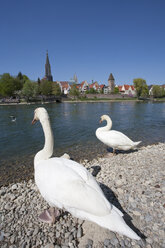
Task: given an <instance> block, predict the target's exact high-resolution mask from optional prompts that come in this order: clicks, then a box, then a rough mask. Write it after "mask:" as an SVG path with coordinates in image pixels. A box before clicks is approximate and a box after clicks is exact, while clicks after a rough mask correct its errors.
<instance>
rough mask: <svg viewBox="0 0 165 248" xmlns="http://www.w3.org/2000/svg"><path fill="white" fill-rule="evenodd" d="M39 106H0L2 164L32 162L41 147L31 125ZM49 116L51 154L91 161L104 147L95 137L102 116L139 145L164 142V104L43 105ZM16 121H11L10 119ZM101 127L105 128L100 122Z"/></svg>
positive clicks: (38, 127)
mask: <svg viewBox="0 0 165 248" xmlns="http://www.w3.org/2000/svg"><path fill="white" fill-rule="evenodd" d="M38 106H39V105H15V106H0V158H1V160H3V161H6V160H11V159H17V160H19V159H20V160H25V159H28V158H29V159H32V158H33V156H34V154H35V153H37V151H39V150H40V149H41V148H42V147H43V144H44V135H43V131H42V128H41V125H40V123H39V122H38V123H36V124H35V125H34V126H33V125H31V121H32V119H33V112H34V109H35V108H36V107H38ZM43 106H44V107H45V108H46V109H47V111H48V113H49V115H50V119H51V124H52V129H53V133H54V141H55V142H54V144H55V147H54V154H56V155H58V156H59V155H62V154H63V153H64V152H67V153H69V154H71V156H72V157H74V158H75V159H77V160H79V159H80V158H88V159H90V158H93V157H97V155H98V154H101V153H104V152H105V151H106V147H105V146H104V145H102V143H101V142H100V141H98V140H97V138H96V137H95V130H96V129H97V128H98V127H99V126H100V124H99V119H100V116H101V115H103V114H108V115H110V116H111V118H112V121H113V126H112V129H114V130H118V131H121V132H123V133H125V134H126V135H128V136H129V137H130V138H131V139H133V140H134V141H139V140H142V145H146V144H152V143H156V142H164V141H165V103H137V102H111V103H59V104H57V103H52V104H46V105H42V107H43ZM11 115H14V116H15V117H16V121H15V122H12V121H11V118H10V116H11ZM102 125H105V123H103V124H102Z"/></svg>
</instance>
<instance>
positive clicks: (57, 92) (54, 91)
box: [52, 83, 61, 96]
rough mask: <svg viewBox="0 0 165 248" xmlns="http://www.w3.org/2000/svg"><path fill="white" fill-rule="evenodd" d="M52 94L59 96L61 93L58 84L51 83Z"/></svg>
mask: <svg viewBox="0 0 165 248" xmlns="http://www.w3.org/2000/svg"><path fill="white" fill-rule="evenodd" d="M52 94H53V95H55V96H60V95H61V88H60V86H59V84H57V83H53V85H52Z"/></svg>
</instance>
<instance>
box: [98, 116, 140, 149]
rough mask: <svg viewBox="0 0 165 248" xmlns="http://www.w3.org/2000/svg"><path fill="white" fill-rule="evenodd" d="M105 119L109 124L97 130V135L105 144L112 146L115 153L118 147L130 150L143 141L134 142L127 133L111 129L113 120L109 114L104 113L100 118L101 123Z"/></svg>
mask: <svg viewBox="0 0 165 248" xmlns="http://www.w3.org/2000/svg"><path fill="white" fill-rule="evenodd" d="M104 120H106V121H107V125H106V126H105V127H100V128H98V129H97V130H96V137H97V138H98V139H99V140H100V141H101V142H103V143H104V144H105V145H107V146H109V147H112V148H113V154H115V150H116V149H118V150H123V151H128V150H130V149H133V148H136V146H137V145H138V144H140V143H141V141H138V142H133V141H132V140H131V139H129V138H128V137H127V136H126V135H125V134H123V133H121V132H118V131H115V130H111V128H112V121H111V118H110V117H109V116H108V115H102V116H101V118H100V123H101V122H102V121H104Z"/></svg>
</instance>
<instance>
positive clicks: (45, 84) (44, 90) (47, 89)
mask: <svg viewBox="0 0 165 248" xmlns="http://www.w3.org/2000/svg"><path fill="white" fill-rule="evenodd" d="M40 91H41V94H42V95H45V96H48V95H51V94H52V82H50V81H46V80H43V81H42V82H41V85H40Z"/></svg>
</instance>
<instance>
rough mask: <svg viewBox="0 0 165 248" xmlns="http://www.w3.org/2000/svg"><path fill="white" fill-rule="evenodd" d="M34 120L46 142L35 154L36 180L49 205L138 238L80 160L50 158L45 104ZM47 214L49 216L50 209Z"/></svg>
mask: <svg viewBox="0 0 165 248" xmlns="http://www.w3.org/2000/svg"><path fill="white" fill-rule="evenodd" d="M36 120H40V122H41V125H42V127H43V131H44V134H45V145H44V148H43V149H42V150H41V151H39V152H38V153H37V154H36V155H35V158H34V168H35V182H36V184H37V186H38V189H39V191H40V193H41V195H42V196H43V197H44V199H45V200H46V201H47V202H48V203H49V205H50V206H51V207H58V208H61V209H65V210H67V211H68V212H70V213H71V214H72V215H74V216H75V217H77V218H80V219H83V220H90V221H93V222H95V223H97V224H98V225H100V226H102V227H104V228H108V229H109V230H111V231H114V232H118V233H120V234H123V235H126V236H128V237H129V238H132V239H136V240H140V237H139V236H138V235H137V234H136V233H135V232H134V231H133V230H132V229H131V228H130V227H129V226H128V225H127V224H126V223H125V221H124V220H123V218H122V216H123V214H122V212H121V211H120V210H119V209H117V208H116V207H115V206H113V205H112V204H110V203H109V202H108V200H107V199H106V197H105V196H104V193H103V192H102V190H101V188H100V186H99V185H98V183H97V182H96V180H95V179H94V177H93V176H92V175H91V174H90V173H89V172H88V171H87V170H86V169H85V168H84V167H83V166H82V165H81V164H79V163H77V162H74V161H72V160H68V159H65V158H58V157H53V158H50V157H51V155H52V153H53V134H52V129H51V126H50V121H49V116H48V113H47V111H46V110H45V109H44V108H37V109H36V110H35V113H34V119H33V121H32V123H34V122H35V121H36ZM48 215H49V216H48V218H49V217H50V219H51V215H52V212H49V213H48ZM52 219H53V218H52Z"/></svg>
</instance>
